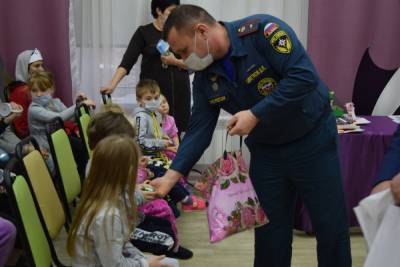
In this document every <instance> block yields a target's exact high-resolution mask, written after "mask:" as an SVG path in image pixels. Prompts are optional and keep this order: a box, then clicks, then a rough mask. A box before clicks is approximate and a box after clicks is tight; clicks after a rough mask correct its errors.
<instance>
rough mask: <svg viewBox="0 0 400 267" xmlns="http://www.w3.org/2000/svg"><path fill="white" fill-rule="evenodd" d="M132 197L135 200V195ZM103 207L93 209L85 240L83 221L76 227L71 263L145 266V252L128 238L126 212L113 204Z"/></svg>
mask: <svg viewBox="0 0 400 267" xmlns="http://www.w3.org/2000/svg"><path fill="white" fill-rule="evenodd" d="M136 200H139V199H138V198H137V196H136ZM143 200H144V199H143V198H141V200H139V202H138V203H137V205H141V204H142V202H143ZM107 209H108V207H107V206H104V207H103V208H102V209H101V210H100V211H99V212H98V213H97V215H96V217H95V218H94V220H93V222H92V224H91V226H90V228H89V238H88V240H85V239H84V227H83V226H84V224H82V225H81V226H80V228H79V229H78V236H77V239H76V242H75V252H76V255H75V256H74V257H73V258H72V266H76V267H81V266H82V267H83V266H96V267H97V266H121V267H124V266H126V267H128V266H129V267H148V266H149V265H148V262H147V259H146V257H145V255H144V254H143V253H142V252H141V251H140V250H138V249H137V248H135V247H134V246H133V245H132V243H130V242H129V234H130V233H129V231H128V228H127V227H126V226H127V225H128V222H127V221H126V220H127V219H126V215H124V214H122V211H121V210H119V209H118V208H115V207H112V208H110V209H108V210H107ZM127 238H128V240H127Z"/></svg>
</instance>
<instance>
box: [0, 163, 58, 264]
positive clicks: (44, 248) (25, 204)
mask: <svg viewBox="0 0 400 267" xmlns="http://www.w3.org/2000/svg"><path fill="white" fill-rule="evenodd" d="M4 174H5V184H6V188H7V192H8V195H9V200H10V206H11V208H12V210H13V211H14V214H15V219H16V220H17V223H18V234H19V236H20V238H21V240H22V241H23V242H22V243H23V245H24V247H25V253H26V256H27V260H28V261H29V262H30V264H29V265H31V266H46V267H48V266H51V263H52V252H51V246H52V244H51V243H50V242H49V239H48V235H47V236H46V229H44V228H43V225H42V221H43V218H41V214H39V213H38V212H37V209H36V206H35V200H34V199H35V198H34V196H33V195H32V192H31V190H30V188H29V186H28V183H27V182H26V180H25V178H24V177H23V176H21V175H19V176H17V177H11V175H10V172H7V171H5V173H4Z"/></svg>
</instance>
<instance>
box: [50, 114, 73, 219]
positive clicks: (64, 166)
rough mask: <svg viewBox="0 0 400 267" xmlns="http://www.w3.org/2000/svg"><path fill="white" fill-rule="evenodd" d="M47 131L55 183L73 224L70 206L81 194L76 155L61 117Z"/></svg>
mask: <svg viewBox="0 0 400 267" xmlns="http://www.w3.org/2000/svg"><path fill="white" fill-rule="evenodd" d="M46 130H47V139H48V141H49V144H50V151H51V155H52V156H53V161H54V166H55V170H56V176H55V182H56V184H57V187H58V189H59V192H60V198H61V200H62V201H63V204H64V209H65V211H66V215H67V220H68V222H71V220H72V213H71V210H70V204H72V203H73V202H74V200H75V199H76V198H77V197H78V196H79V194H80V193H81V179H80V177H79V173H78V169H77V165H76V162H75V159H74V154H73V153H72V148H71V143H70V142H69V138H68V135H67V133H66V132H65V130H64V128H63V121H62V119H61V118H59V117H57V118H55V119H53V120H52V121H51V122H49V123H48V124H47V126H46Z"/></svg>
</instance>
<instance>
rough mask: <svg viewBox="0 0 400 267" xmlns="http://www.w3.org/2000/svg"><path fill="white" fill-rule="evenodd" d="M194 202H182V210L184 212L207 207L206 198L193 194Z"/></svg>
mask: <svg viewBox="0 0 400 267" xmlns="http://www.w3.org/2000/svg"><path fill="white" fill-rule="evenodd" d="M191 197H192V200H193V203H192V204H189V205H187V204H182V211H184V212H190V211H196V210H204V209H205V208H206V203H205V202H204V200H202V199H200V198H197V197H196V196H194V195H191Z"/></svg>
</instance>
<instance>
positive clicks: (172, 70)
mask: <svg viewBox="0 0 400 267" xmlns="http://www.w3.org/2000/svg"><path fill="white" fill-rule="evenodd" d="M179 2H180V1H179V0H152V1H151V13H152V15H153V17H154V18H155V20H154V21H153V22H152V23H150V24H147V25H144V26H140V27H139V28H138V29H137V30H136V32H135V33H134V35H133V37H132V39H131V41H130V43H129V46H128V49H127V50H126V52H125V54H124V57H123V59H122V62H121V64H120V65H119V67H118V69H117V71H116V72H115V73H114V76H113V78H112V80H111V82H110V84H109V85H108V86H106V87H104V88H102V89H101V91H102V92H105V93H112V92H113V91H114V89H115V88H116V87H117V85H118V83H119V82H120V81H121V79H122V78H123V77H125V75H127V74H128V73H129V71H130V70H131V69H132V67H133V65H134V64H135V63H136V61H137V59H138V57H139V55H140V54H141V55H142V56H143V58H142V64H141V72H140V79H153V80H155V81H157V82H158V84H159V86H160V89H161V93H162V94H163V95H164V96H165V97H166V98H167V100H168V102H169V105H170V114H171V115H172V116H173V117H174V118H175V121H176V124H177V127H178V130H179V132H184V131H185V130H186V127H187V125H188V122H189V116H190V82H189V74H188V71H187V70H186V66H185V65H184V64H183V61H182V60H180V59H177V58H176V57H175V55H174V54H172V53H169V55H167V56H161V55H160V53H159V52H158V51H157V49H156V44H157V42H158V41H159V40H160V39H161V37H162V29H163V27H164V22H165V21H166V19H167V17H168V15H169V13H170V12H171V11H172V10H173V9H174V8H175V7H176V6H177V5H179ZM163 63H164V64H163ZM166 64H167V65H166Z"/></svg>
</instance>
